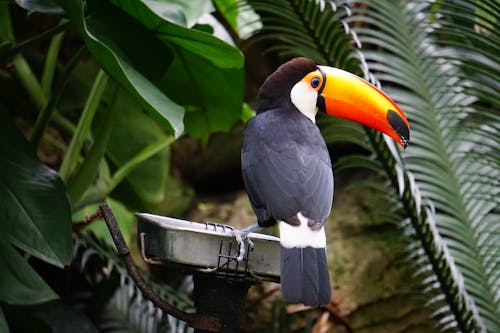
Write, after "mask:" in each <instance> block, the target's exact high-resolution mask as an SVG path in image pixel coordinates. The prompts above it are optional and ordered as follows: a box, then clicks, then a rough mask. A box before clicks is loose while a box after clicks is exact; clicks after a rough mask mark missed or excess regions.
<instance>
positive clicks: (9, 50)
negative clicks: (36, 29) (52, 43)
mask: <svg viewBox="0 0 500 333" xmlns="http://www.w3.org/2000/svg"><path fill="white" fill-rule="evenodd" d="M1 20H2V17H0V21H1ZM9 22H10V20H9ZM61 22H62V20H61ZM61 22H60V23H59V24H58V25H56V26H55V27H52V28H50V29H48V30H45V31H44V32H42V33H40V34H38V35H36V36H34V37H33V38H28V39H26V40H23V41H22V42H19V43H17V44H15V42H14V40H13V39H12V40H11V41H9V42H7V43H4V44H5V46H4V45H3V44H2V47H0V59H4V60H5V59H8V58H10V57H12V56H14V55H15V54H17V53H20V52H22V51H24V50H25V49H27V48H30V47H32V46H33V45H36V44H38V43H40V42H42V41H44V40H46V39H49V38H50V37H52V36H54V35H56V34H59V33H61V32H63V31H65V30H66V29H67V28H68V26H69V24H70V22H69V21H68V20H66V22H64V23H61Z"/></svg>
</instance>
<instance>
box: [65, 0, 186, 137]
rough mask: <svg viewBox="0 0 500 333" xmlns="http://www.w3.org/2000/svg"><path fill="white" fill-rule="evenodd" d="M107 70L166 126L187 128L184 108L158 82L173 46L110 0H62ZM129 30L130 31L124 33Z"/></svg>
mask: <svg viewBox="0 0 500 333" xmlns="http://www.w3.org/2000/svg"><path fill="white" fill-rule="evenodd" d="M58 2H59V3H60V4H61V6H63V7H64V9H65V10H66V13H67V14H68V16H69V18H70V20H71V22H72V23H73V24H74V25H75V26H76V28H77V30H78V31H79V32H80V34H81V35H82V37H83V38H84V40H85V42H86V44H87V47H88V49H89V50H90V52H91V53H92V55H93V56H94V57H95V58H96V60H97V62H98V63H99V64H100V65H101V66H102V67H103V68H104V69H105V70H106V72H107V73H108V74H109V75H110V76H112V77H113V78H114V79H115V80H117V81H118V82H119V83H120V84H121V85H122V86H123V87H124V88H125V89H126V90H127V91H128V92H129V93H130V94H131V95H132V96H133V97H134V98H135V99H136V100H137V101H139V103H140V104H141V106H142V107H144V109H145V110H146V111H147V112H148V113H149V114H150V115H151V116H152V117H153V118H155V119H156V120H157V121H158V122H159V123H160V124H162V126H165V127H166V128H170V129H171V130H172V131H173V132H174V134H175V135H176V136H178V135H180V134H181V133H182V131H183V128H184V127H183V121H182V119H183V109H182V107H180V106H179V105H177V104H175V103H173V102H172V101H171V100H170V99H169V98H167V97H166V96H165V94H164V93H163V92H161V91H160V89H158V87H157V86H156V85H155V83H154V82H156V81H157V79H158V78H159V77H161V76H162V75H163V74H164V73H165V71H166V69H167V67H168V65H169V63H170V62H171V59H172V52H171V50H170V49H169V48H168V47H167V46H166V45H165V44H164V43H162V42H161V41H160V40H159V39H157V38H156V37H155V36H154V35H153V34H151V33H150V32H149V31H148V30H147V29H145V28H144V26H142V25H141V24H140V23H139V22H137V21H136V20H134V19H133V18H132V17H130V16H129V15H127V14H126V13H124V12H123V11H121V10H119V9H117V8H116V7H115V6H113V5H111V4H109V3H108V2H106V1H95V0H91V1H87V2H86V5H87V7H86V9H87V11H86V12H84V9H83V8H84V4H83V1H81V0H72V1H62V0H59V1H58ZM124 31H127V33H124Z"/></svg>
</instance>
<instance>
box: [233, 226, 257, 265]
mask: <svg viewBox="0 0 500 333" xmlns="http://www.w3.org/2000/svg"><path fill="white" fill-rule="evenodd" d="M233 235H234V238H236V242H237V243H238V245H239V247H240V249H239V254H238V256H237V257H236V260H238V261H243V259H244V258H245V254H246V251H247V249H246V247H245V240H246V242H247V243H248V248H249V249H250V250H253V249H254V243H253V241H252V240H251V239H250V238H248V232H243V231H240V230H234V231H233Z"/></svg>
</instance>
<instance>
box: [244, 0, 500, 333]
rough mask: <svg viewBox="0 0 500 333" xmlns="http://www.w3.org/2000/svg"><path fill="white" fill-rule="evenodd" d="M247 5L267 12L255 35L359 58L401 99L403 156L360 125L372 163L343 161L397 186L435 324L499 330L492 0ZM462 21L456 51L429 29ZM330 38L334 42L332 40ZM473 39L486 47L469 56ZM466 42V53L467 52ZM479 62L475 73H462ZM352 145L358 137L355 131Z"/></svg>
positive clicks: (317, 52)
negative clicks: (406, 128) (406, 143)
mask: <svg viewBox="0 0 500 333" xmlns="http://www.w3.org/2000/svg"><path fill="white" fill-rule="evenodd" d="M249 2H250V3H251V5H252V6H254V8H255V9H256V10H257V12H259V11H260V12H266V13H267V14H271V15H270V16H272V19H269V20H268V21H266V20H265V19H264V20H263V23H264V31H267V32H271V33H272V34H271V35H264V34H263V36H266V37H262V38H265V39H267V40H270V41H272V42H273V49H275V50H278V51H279V52H280V53H281V54H282V55H284V56H297V55H303V56H304V55H305V56H309V57H311V58H312V59H313V60H315V61H317V62H318V63H324V64H330V65H334V66H337V67H340V68H344V69H347V70H350V71H356V70H353V68H352V67H353V63H356V64H361V69H362V72H363V74H364V76H365V78H366V79H368V80H369V81H371V82H372V83H374V84H376V85H377V84H379V83H378V82H379V81H378V80H380V81H381V82H382V83H383V85H384V90H385V91H387V92H388V93H389V95H390V96H391V97H393V98H394V99H395V100H396V101H397V102H398V104H400V105H401V106H402V109H403V110H405V112H406V113H407V115H408V116H409V118H410V124H411V128H412V144H411V146H410V148H409V149H408V151H407V152H405V153H404V154H403V156H401V155H400V153H399V151H398V150H397V149H396V147H395V145H394V144H393V143H392V142H389V141H386V140H385V139H384V138H383V137H382V136H381V135H379V134H378V133H375V132H373V131H371V130H368V129H365V131H366V134H367V135H366V137H367V138H368V140H369V143H370V144H369V149H368V150H369V152H370V153H371V154H372V156H374V157H375V159H376V162H368V161H366V160H365V161H363V157H359V158H351V161H350V162H353V163H354V164H357V165H358V166H359V165H362V164H365V165H368V166H370V167H371V168H372V169H378V170H383V172H384V173H385V176H386V177H387V178H386V179H388V181H389V184H390V185H391V186H392V187H393V189H394V190H395V192H394V193H395V194H396V196H397V198H399V202H400V206H399V207H400V208H401V209H400V213H402V216H404V217H405V219H404V223H403V224H405V225H406V226H407V227H408V228H407V229H406V231H407V234H409V235H411V236H413V237H414V239H415V241H416V243H412V244H411V245H410V247H411V248H413V249H419V251H416V253H417V254H418V255H417V256H416V260H415V263H416V264H415V266H416V269H417V271H418V273H419V274H420V276H421V277H422V278H423V279H424V280H423V281H424V283H425V285H426V291H427V292H428V293H429V294H430V295H432V296H430V298H429V302H428V303H429V304H430V305H432V306H433V307H434V308H435V309H436V310H435V312H434V319H435V320H436V322H437V324H438V326H439V327H441V329H442V330H443V331H448V330H450V331H457V330H458V331H462V332H482V331H491V332H496V331H500V327H499V323H498V319H497V318H499V317H500V311H499V303H498V298H499V294H500V292H499V289H498V288H499V285H500V283H499V282H498V275H499V273H498V267H499V265H500V264H499V260H500V249H499V244H500V242H499V238H498V237H499V224H498V215H499V214H498V203H499V200H500V199H499V196H498V191H499V190H498V189H499V186H498V185H499V179H500V177H499V176H500V174H499V172H500V168H499V167H498V166H499V164H498V162H499V158H498V156H499V154H498V150H499V146H500V145H499V137H498V135H497V133H498V126H499V121H498V120H499V116H498V115H496V114H495V113H494V112H492V110H495V109H498V105H496V103H497V102H498V96H497V94H498V93H497V91H498V89H497V88H496V86H497V85H498V81H497V80H498V75H497V74H495V71H497V70H498V69H497V68H495V66H497V65H496V64H498V61H496V62H495V60H496V58H495V57H497V55H496V54H497V53H498V48H496V49H495V48H494V46H495V45H497V44H498V39H496V40H495V39H493V40H491V36H495V34H494V33H491V31H492V30H493V29H491V27H495V24H497V23H498V17H497V16H498V11H496V12H495V10H494V9H495V8H498V5H497V6H496V7H495V6H492V5H491V4H492V3H493V2H495V1H476V3H477V4H479V5H477V6H478V8H481V11H477V10H473V11H471V9H470V8H467V11H466V10H462V9H463V8H462V7H464V6H469V5H468V4H465V5H464V4H463V2H461V1H460V2H459V1H454V2H452V1H439V2H436V4H438V6H436V5H434V6H431V5H430V4H429V3H427V2H425V1H420V2H415V1H388V0H387V1H384V0H381V1H359V2H357V3H356V4H354V5H353V6H352V11H351V9H349V8H347V9H346V10H343V11H338V10H336V9H337V6H331V7H329V6H325V3H324V2H322V1H319V2H318V1H305V0H303V1H299V0H296V1H284V0H282V1H279V2H276V3H275V4H265V3H264V2H263V1H255V0H252V1H249ZM449 3H451V4H452V5H448V4H449ZM350 4H351V2H350ZM460 6H462V7H460ZM469 7H470V6H469ZM452 9H453V10H454V12H455V13H456V14H455V16H454V17H451V18H450V16H449V15H448V16H447V15H444V14H443V15H441V12H440V10H442V11H445V10H448V11H449V10H452ZM461 11H462V12H461ZM351 12H352V13H353V15H351ZM471 12H473V13H474V15H466V13H469V14H470V13H471ZM485 12H486V13H488V14H487V15H483V16H481V15H480V14H478V13H485ZM495 15H496V16H495ZM268 16H269V15H268ZM323 16H324V17H323ZM479 16H480V18H479V19H478V17H479ZM264 17H265V16H264ZM322 17H323V18H322ZM443 17H446V18H447V21H442V18H443ZM471 18H473V19H472V21H471ZM464 20H465V21H466V22H467V24H468V26H469V30H467V31H466V33H465V35H466V37H467V38H466V39H465V40H466V42H462V44H461V46H462V47H461V48H458V47H457V43H455V44H454V45H447V46H446V47H443V42H442V41H440V40H439V42H438V39H437V36H439V34H441V35H442V34H444V33H446V32H448V31H453V33H456V34H460V32H461V27H462V26H463V25H464V23H463V22H464ZM324 21H327V22H329V24H330V25H331V27H335V28H336V29H334V28H331V29H330V30H331V31H332V34H331V35H329V32H328V29H326V30H323V28H324V27H325V25H322V24H318V22H324ZM456 21H460V24H457V22H456ZM477 22H480V25H481V26H482V27H483V28H484V27H488V28H490V30H488V31H489V32H490V35H483V36H480V37H481V38H477V39H478V40H476V37H477V36H476V35H477V33H476V32H475V31H474V30H473V28H470V27H474V26H475V25H477ZM279 27H287V28H286V29H278V28H279ZM339 27H342V29H340V28H339ZM351 27H354V28H351ZM451 27H455V28H453V29H451ZM457 27H458V28H457ZM438 28H440V30H438ZM292 30H293V33H291V36H292V37H288V35H287V33H289V32H290V31H292ZM494 30H495V32H496V31H498V29H494ZM438 32H439V34H438ZM475 34H476V35H475ZM318 36H321V38H318ZM358 37H359V38H358ZM346 38H347V39H346ZM334 40H336V41H337V42H338V43H335V42H333V41H334ZM444 40H447V39H446V38H444ZM448 40H450V39H448ZM325 41H327V42H325ZM467 43H469V44H467ZM474 43H475V44H474ZM333 44H336V45H340V46H339V47H337V48H331V47H329V46H330V45H333ZM470 45H475V46H474V47H471V46H470ZM479 45H481V46H483V48H484V49H485V52H480V54H479V55H475V54H473V51H474V49H475V47H478V46H479ZM361 46H362V47H361ZM465 46H467V47H465ZM341 48H344V49H343V50H341ZM356 48H357V49H356ZM332 49H335V52H332ZM464 49H465V50H467V52H469V53H468V54H469V57H465V58H464V57H463V54H464V51H463V50H464ZM492 50H493V51H492ZM495 52H496V53H495ZM346 54H350V55H349V56H346ZM353 57H355V58H357V59H358V60H357V61H355V62H353V60H352V59H353ZM464 59H465V60H464ZM492 64H493V65H494V66H492ZM478 66H480V67H481V69H482V70H481V71H480V72H479V73H473V75H472V76H471V75H469V74H470V72H471V70H473V69H474V68H476V67H478ZM492 73H493V74H492ZM375 76H376V78H377V79H378V80H377V79H375ZM483 122H486V123H483ZM340 133H341V134H339V135H336V134H335V133H334V131H333V129H332V130H331V132H330V133H328V134H329V136H330V137H332V138H333V139H334V140H337V139H343V138H347V135H343V134H342V132H340ZM355 141H356V142H357V143H358V144H360V143H362V142H363V138H357V139H356V140H355ZM374 163H375V164H374Z"/></svg>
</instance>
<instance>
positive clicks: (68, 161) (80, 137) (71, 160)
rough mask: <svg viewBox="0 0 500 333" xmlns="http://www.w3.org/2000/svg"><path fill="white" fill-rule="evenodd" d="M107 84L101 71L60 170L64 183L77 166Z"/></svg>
mask: <svg viewBox="0 0 500 333" xmlns="http://www.w3.org/2000/svg"><path fill="white" fill-rule="evenodd" d="M107 82H108V76H107V75H106V73H105V72H104V71H103V70H102V69H101V70H100V71H99V73H97V77H96V79H95V81H94V85H93V86H92V89H91V91H90V94H89V97H88V98H87V101H86V103H85V107H84V108H83V112H82V116H81V118H80V121H79V122H78V125H77V127H76V132H75V135H74V136H73V138H72V139H71V143H70V145H69V149H68V152H67V154H66V155H65V156H64V160H63V162H62V164H61V168H60V169H59V174H60V176H61V178H62V180H63V181H64V182H67V181H68V178H69V176H70V174H71V172H72V171H73V170H74V168H75V166H76V164H77V161H78V158H79V156H80V151H81V149H82V147H83V144H84V142H85V139H86V138H87V137H88V134H89V132H90V125H91V124H92V120H93V119H94V115H95V113H96V111H97V108H98V106H99V103H100V101H101V97H102V95H103V93H104V89H105V88H106V84H107Z"/></svg>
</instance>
